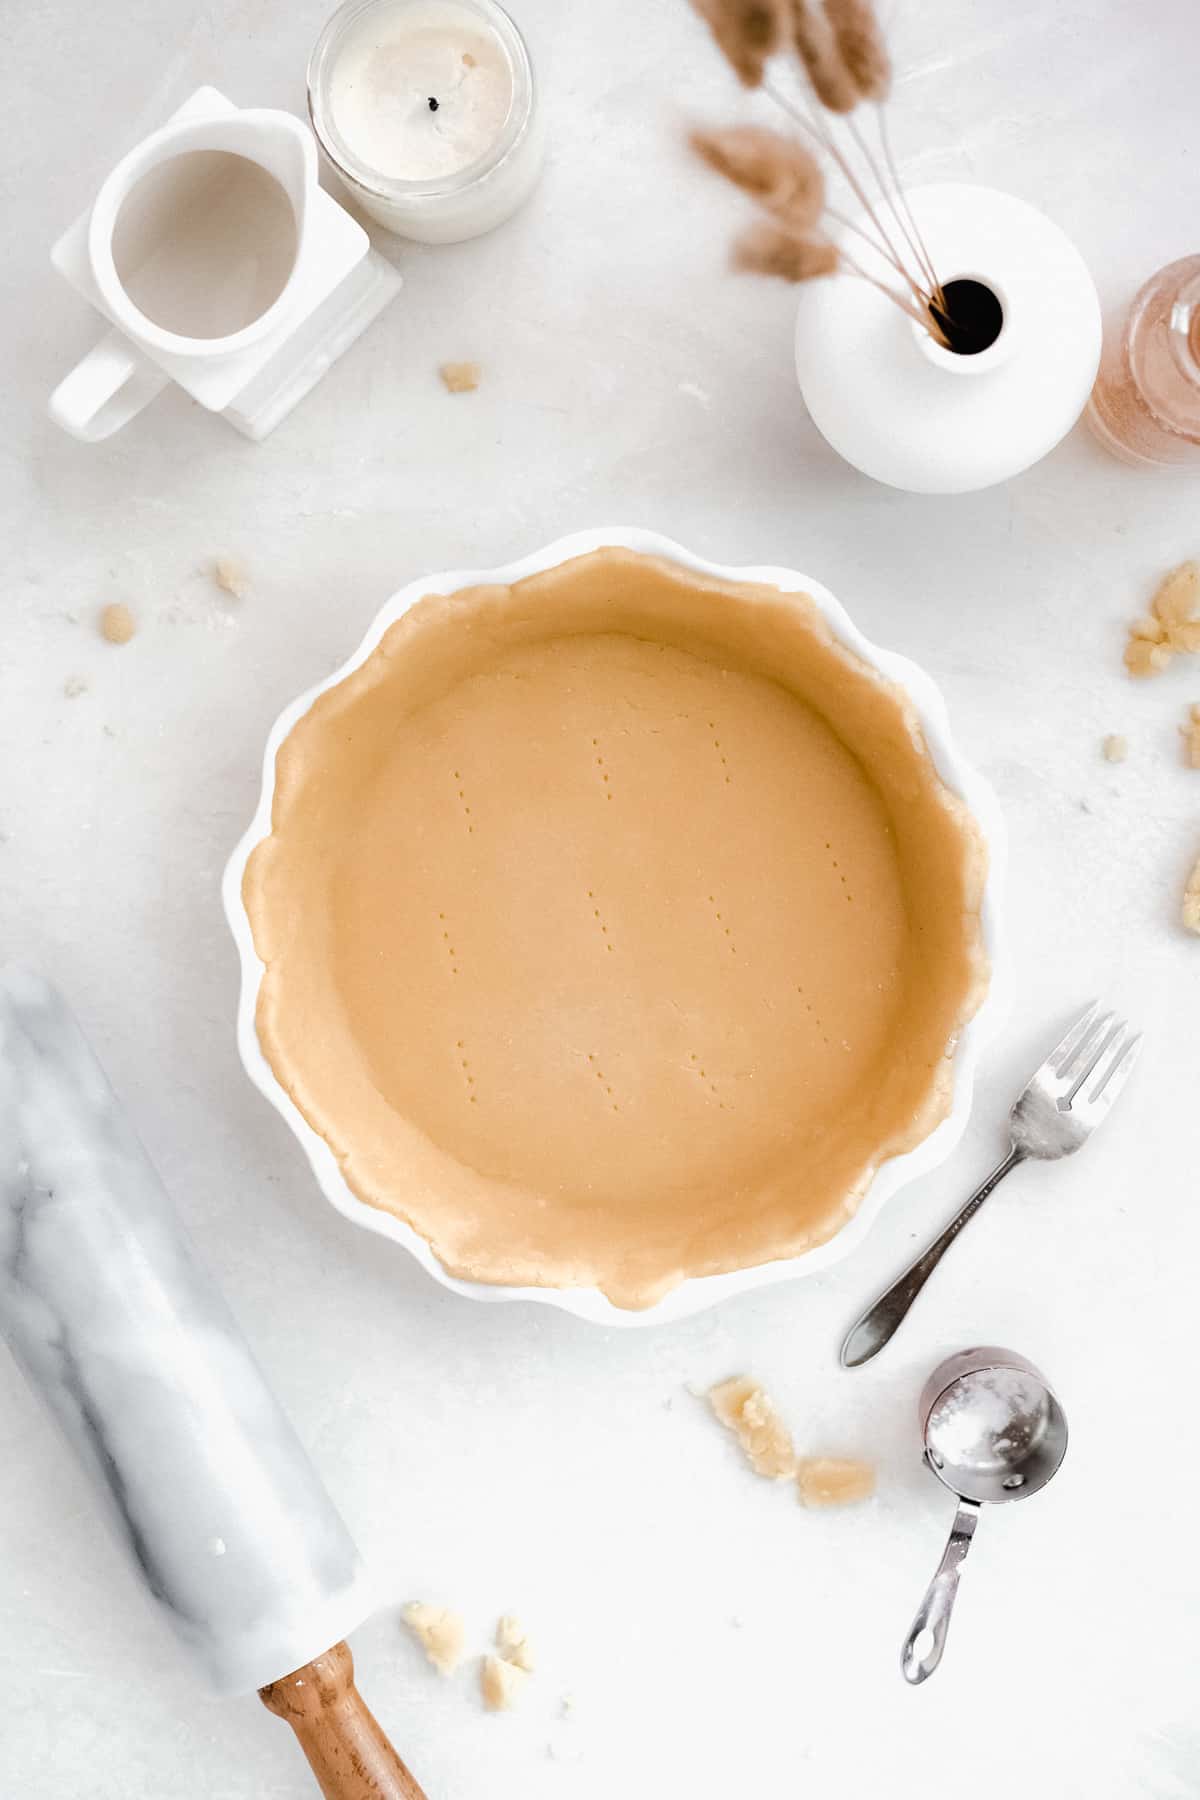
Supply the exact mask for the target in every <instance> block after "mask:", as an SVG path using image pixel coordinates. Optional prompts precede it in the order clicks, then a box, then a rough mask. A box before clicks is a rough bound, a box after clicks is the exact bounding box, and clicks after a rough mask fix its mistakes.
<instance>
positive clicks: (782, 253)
mask: <svg viewBox="0 0 1200 1800" xmlns="http://www.w3.org/2000/svg"><path fill="white" fill-rule="evenodd" d="M733 266H734V268H735V269H743V270H746V271H747V272H749V273H750V274H753V275H778V276H780V277H782V279H783V280H784V281H813V280H815V279H816V278H817V277H818V276H820V275H832V274H833V272H834V270H835V269H836V268H837V266H838V251H837V246H836V245H835V244H831V243H830V242H829V241H828V239H826V238H814V237H801V236H798V235H797V234H796V233H795V232H792V231H788V230H786V229H785V228H784V227H783V226H781V225H768V224H765V223H764V224H761V225H754V226H752V227H751V228H750V230H749V231H747V232H744V233H743V234H742V236H741V237H740V238H738V240H737V242H736V243H735V244H734V246H733Z"/></svg>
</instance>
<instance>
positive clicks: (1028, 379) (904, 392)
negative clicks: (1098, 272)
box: [796, 182, 1101, 494]
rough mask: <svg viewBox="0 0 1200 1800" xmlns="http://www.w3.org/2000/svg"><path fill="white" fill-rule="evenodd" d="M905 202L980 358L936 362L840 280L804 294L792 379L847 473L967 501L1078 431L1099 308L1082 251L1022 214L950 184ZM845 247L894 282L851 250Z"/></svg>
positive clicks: (1019, 206) (1044, 222) (899, 324)
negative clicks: (966, 319)
mask: <svg viewBox="0 0 1200 1800" xmlns="http://www.w3.org/2000/svg"><path fill="white" fill-rule="evenodd" d="M908 203H909V207H910V209H911V211H912V214H913V216H914V217H915V219H916V221H917V223H918V225H919V227H920V232H921V236H922V238H923V239H924V242H925V245H926V247H927V249H928V251H929V255H930V257H931V259H932V263H933V267H934V269H935V270H936V272H937V275H938V278H939V280H940V281H941V283H942V285H943V287H949V286H950V285H951V284H952V283H959V284H961V285H960V286H959V287H958V288H957V289H956V290H955V292H956V293H957V294H958V295H959V296H960V298H961V301H962V305H963V307H964V308H965V309H966V310H967V311H968V312H970V311H971V309H972V308H973V309H974V312H973V318H974V323H975V325H976V330H975V331H974V333H973V335H972V336H971V338H970V341H971V342H972V343H974V344H977V345H980V344H982V345H986V347H981V348H976V349H975V350H974V351H965V350H959V351H956V350H948V349H946V348H944V347H943V346H942V345H941V344H939V343H938V342H936V340H935V339H934V338H933V337H932V336H931V335H930V334H929V333H928V332H927V331H925V330H924V329H923V328H922V327H921V326H920V325H918V324H917V323H916V322H915V321H914V320H913V319H911V318H910V317H908V315H907V314H905V313H903V312H902V311H901V310H900V309H899V308H898V307H896V306H894V305H892V304H891V302H890V301H889V300H888V299H887V297H886V296H885V295H884V294H881V293H880V292H879V291H878V289H877V288H874V287H872V286H871V284H870V283H869V282H867V281H864V280H862V279H861V278H860V277H859V276H857V275H854V274H852V273H851V272H850V271H849V270H843V271H840V272H839V273H838V274H836V275H832V276H828V277H826V278H823V279H820V280H816V281H809V282H806V283H805V284H804V286H803V287H802V288H801V290H800V313H799V318H798V319H797V322H796V372H797V375H798V377H799V381H800V391H801V393H802V394H803V396H804V399H805V402H806V404H807V406H808V410H809V412H810V414H811V415H812V419H813V423H814V424H815V425H816V426H817V428H818V430H819V431H820V432H821V433H822V435H823V436H824V437H825V438H826V439H827V440H828V441H829V443H830V444H831V445H832V446H833V448H834V449H835V450H836V451H837V452H838V453H839V455H841V456H843V457H845V459H846V461H847V462H849V463H853V465H854V466H855V468H857V469H861V470H862V471H863V473H864V474H866V475H870V476H873V477H874V479H875V480H876V481H882V482H886V483H887V484H888V485H889V486H891V487H897V488H905V489H907V490H908V491H909V492H912V493H921V494H961V493H967V492H970V491H971V490H972V489H975V488H984V487H990V486H992V485H993V484H994V483H995V482H998V481H1006V480H1007V479H1008V478H1009V476H1011V475H1016V474H1018V473H1019V472H1020V470H1022V469H1027V468H1029V466H1030V465H1031V464H1032V463H1035V462H1037V461H1038V459H1039V458H1040V457H1043V456H1045V454H1046V452H1047V451H1048V450H1051V449H1053V447H1054V445H1055V444H1057V443H1058V442H1059V440H1060V439H1061V438H1062V437H1064V436H1065V435H1066V433H1067V432H1068V431H1069V430H1070V429H1071V426H1072V425H1073V424H1074V423H1075V421H1076V420H1077V419H1078V418H1079V416H1080V414H1081V413H1082V411H1083V409H1084V407H1085V406H1086V404H1087V400H1088V395H1089V394H1090V392H1091V388H1092V383H1093V382H1094V380H1095V378H1096V371H1097V368H1098V365H1099V361H1100V342H1101V323H1100V303H1099V300H1098V299H1097V296H1096V289H1095V285H1094V283H1093V281H1092V278H1091V276H1090V274H1089V273H1088V270H1087V267H1086V265H1085V264H1084V262H1083V259H1082V257H1081V256H1080V254H1079V252H1078V251H1077V250H1076V248H1075V246H1074V245H1073V244H1072V243H1071V241H1070V240H1069V239H1068V238H1067V237H1065V236H1064V234H1063V233H1062V232H1061V231H1060V230H1059V228H1058V226H1057V225H1055V224H1053V223H1052V222H1051V221H1050V220H1049V219H1047V218H1046V217H1045V215H1044V214H1043V213H1040V212H1038V211H1037V209H1036V208H1035V207H1032V206H1029V205H1027V204H1026V202H1025V201H1024V200H1017V199H1015V198H1014V197H1013V196H1012V195H1011V194H1002V193H999V192H997V190H996V189H994V188H984V187H970V186H966V185H963V184H960V183H950V182H946V183H939V184H937V185H934V186H930V187H921V188H914V189H913V190H912V191H911V192H910V193H909V194H908ZM889 225H890V229H891V230H892V232H893V235H894V236H897V237H898V236H899V233H898V229H897V228H896V227H895V225H894V223H891V222H890V215H889ZM842 241H843V245H844V248H845V249H846V251H847V252H848V254H849V255H851V256H853V257H854V258H855V260H856V261H857V262H858V263H859V264H860V265H861V267H862V268H863V269H864V270H866V271H867V272H869V273H870V274H872V275H877V276H878V277H879V278H880V279H887V278H888V277H889V275H890V277H891V279H892V281H893V284H897V277H896V276H895V274H894V271H891V270H889V266H888V264H887V263H886V262H885V260H884V259H883V257H882V256H880V255H878V254H876V253H875V252H874V251H872V250H871V249H870V247H869V246H868V245H866V244H864V243H863V241H862V240H861V239H860V238H858V237H857V236H855V235H854V234H853V233H846V234H845V236H844V238H843V240H842ZM910 260H911V259H910ZM980 290H983V291H982V292H981V291H980ZM950 298H951V300H952V301H953V300H954V298H955V294H954V293H952V294H951V296H950ZM954 310H955V308H954V307H953V306H952V307H951V311H952V312H953V311H954Z"/></svg>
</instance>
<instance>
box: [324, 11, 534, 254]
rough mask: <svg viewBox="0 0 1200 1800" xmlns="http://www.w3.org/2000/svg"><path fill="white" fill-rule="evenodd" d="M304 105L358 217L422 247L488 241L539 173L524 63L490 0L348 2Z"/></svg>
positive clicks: (517, 39) (518, 41)
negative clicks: (354, 203)
mask: <svg viewBox="0 0 1200 1800" xmlns="http://www.w3.org/2000/svg"><path fill="white" fill-rule="evenodd" d="M308 101H309V111H310V113H311V115H312V122H313V127H314V129H315V131H316V133H317V136H318V138H319V139H320V141H321V145H322V147H323V149H324V151H325V154H326V155H327V156H328V158H329V160H330V162H331V163H332V164H333V165H334V167H335V168H336V169H337V171H338V174H339V175H340V176H341V178H342V180H343V181H344V182H345V183H346V184H347V186H348V187H349V188H350V189H351V191H352V192H353V194H354V195H355V197H356V199H357V200H358V202H359V204H360V205H361V206H362V207H363V209H364V211H365V212H368V213H369V214H370V215H371V217H372V218H374V219H376V220H378V221H379V223H380V224H381V225H385V226H387V228H388V229H389V230H390V231H395V232H398V233H399V234H400V235H401V236H403V237H410V238H416V239H418V240H419V241H421V242H423V243H429V244H439V243H442V244H444V243H454V242H456V241H458V240H460V239H462V238H470V237H476V236H478V235H479V234H480V233H481V232H484V231H490V230H491V229H492V228H493V226H496V225H499V224H501V223H502V222H503V221H504V220H505V219H507V218H508V217H509V216H510V214H512V213H513V212H515V211H516V209H517V207H518V206H520V205H521V203H522V201H524V200H525V199H527V198H528V196H529V194H530V192H531V191H532V189H533V187H534V184H535V183H536V181H537V178H538V174H539V173H540V170H541V160H542V145H543V136H542V130H541V122H540V118H539V114H538V108H537V103H536V94H535V91H534V81H533V69H532V65H531V64H530V60H529V52H528V50H527V49H526V47H525V42H524V40H523V38H522V37H521V34H520V32H519V31H518V30H517V28H516V26H515V25H514V24H513V22H512V20H511V19H510V18H509V16H508V14H507V13H506V12H505V11H504V10H503V9H502V8H501V7H499V6H497V5H495V4H494V0H348V4H347V5H345V6H343V7H342V8H341V9H340V10H339V11H338V12H336V13H335V14H334V15H333V17H332V19H330V21H329V23H328V24H327V25H326V27H325V30H324V31H323V32H322V34H321V37H320V39H319V40H318V43H317V47H316V49H315V50H314V51H313V55H312V60H311V62H310V64H309V71H308Z"/></svg>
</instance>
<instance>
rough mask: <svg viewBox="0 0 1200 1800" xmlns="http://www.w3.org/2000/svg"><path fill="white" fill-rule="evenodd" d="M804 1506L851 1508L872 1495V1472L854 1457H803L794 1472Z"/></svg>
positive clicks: (866, 1465) (872, 1470) (871, 1469)
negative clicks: (796, 1470)
mask: <svg viewBox="0 0 1200 1800" xmlns="http://www.w3.org/2000/svg"><path fill="white" fill-rule="evenodd" d="M796 1479H797V1484H798V1486H799V1488H800V1498H801V1500H802V1501H803V1503H804V1505H805V1506H853V1505H854V1503H855V1502H856V1501H858V1500H869V1499H870V1498H871V1495H872V1494H873V1493H874V1492H875V1470H874V1467H873V1466H872V1464H871V1463H869V1462H861V1461H859V1460H858V1458H856V1457H841V1456H806V1457H805V1458H804V1459H803V1461H802V1462H801V1464H800V1467H799V1470H798V1472H797V1477H796Z"/></svg>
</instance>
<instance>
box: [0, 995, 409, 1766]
mask: <svg viewBox="0 0 1200 1800" xmlns="http://www.w3.org/2000/svg"><path fill="white" fill-rule="evenodd" d="M0 1332H2V1333H3V1335H4V1337H5V1339H6V1340H7V1342H8V1344H9V1345H10V1347H11V1349H12V1350H13V1353H14V1355H15V1356H16V1358H17V1361H18V1362H19V1363H20V1364H21V1366H22V1368H23V1369H24V1371H25V1374H26V1375H27V1376H28V1378H29V1381H30V1382H31V1384H32V1385H33V1387H34V1388H35V1390H36V1391H37V1392H38V1393H39V1394H40V1395H41V1397H42V1399H43V1400H44V1401H45V1403H46V1405H47V1406H48V1407H49V1408H50V1410H51V1412H53V1414H54V1415H55V1417H56V1418H57V1420H58V1423H59V1425H60V1426H61V1427H62V1429H63V1431H64V1432H65V1434H66V1436H67V1438H68V1439H69V1441H70V1443H71V1444H72V1446H73V1447H74V1450H75V1453H76V1455H77V1456H78V1458H79V1460H80V1461H81V1462H82V1464H83V1465H84V1467H85V1469H86V1470H87V1471H88V1473H89V1475H90V1476H91V1478H92V1481H93V1483H94V1484H95V1487H96V1488H97V1490H98V1492H99V1495H100V1498H101V1500H102V1502H103V1503H104V1506H105V1508H106V1510H107V1512H108V1514H109V1517H110V1519H111V1521H112V1523H113V1525H114V1526H115V1528H116V1530H117V1532H118V1533H119V1535H120V1537H121V1539H122V1541H123V1542H124V1544H125V1545H126V1547H127V1549H128V1551H129V1554H130V1556H131V1557H132V1559H133V1561H134V1563H135V1565H136V1567H137V1569H138V1570H139V1572H140V1574H141V1576H142V1579H143V1581H144V1582H145V1584H146V1586H147V1588H148V1589H149V1591H150V1593H151V1595H152V1596H153V1598H154V1600H155V1601H156V1602H157V1603H158V1606H159V1609H160V1610H161V1612H162V1613H163V1614H164V1615H165V1616H166V1618H167V1620H168V1622H169V1623H170V1624H171V1626H172V1627H173V1628H174V1630H175V1631H176V1633H177V1634H178V1636H179V1637H180V1638H181V1639H182V1640H183V1642H184V1643H185V1644H186V1645H187V1647H188V1648H189V1649H190V1650H191V1651H192V1652H193V1654H194V1655H195V1656H196V1658H197V1659H198V1661H199V1662H200V1663H201V1665H202V1666H203V1668H204V1670H205V1672H206V1673H207V1675H208V1676H209V1678H210V1680H211V1682H212V1683H213V1685H214V1686H215V1687H216V1688H217V1690H218V1691H220V1692H223V1693H238V1692H249V1691H251V1690H252V1689H254V1688H257V1689H258V1690H259V1692H260V1694H261V1697H262V1699H263V1701H264V1703H265V1704H266V1705H267V1706H268V1707H269V1708H270V1710H271V1711H272V1712H274V1713H277V1714H278V1715H279V1716H280V1717H281V1718H284V1719H286V1720H287V1721H288V1723H289V1724H290V1725H291V1726H292V1727H293V1729H294V1730H295V1732H296V1735H297V1737H298V1738H299V1740H300V1744H301V1746H302V1748H303V1750H304V1753H305V1755H306V1756H307V1757H308V1760H309V1762H310V1763H311V1764H312V1768H313V1772H314V1773H315V1775H316V1777H317V1781H318V1784H319V1785H320V1788H321V1792H322V1793H323V1794H325V1795H326V1796H327V1800H423V1796H422V1793H421V1789H420V1788H419V1787H418V1786H417V1784H416V1782H415V1781H414V1780H413V1778H412V1776H411V1775H410V1774H409V1773H408V1770H407V1769H406V1768H405V1767H404V1764H403V1763H402V1762H401V1761H400V1759H399V1757H398V1756H397V1755H396V1753H395V1751H394V1750H393V1749H392V1747H391V1745H390V1744H389V1743H388V1741H387V1738H386V1737H385V1736H384V1734H383V1732H382V1730H381V1729H380V1727H379V1726H378V1725H377V1724H376V1722H375V1720H374V1718H373V1717H372V1715H371V1713H370V1712H369V1711H368V1709H367V1707H366V1705H365V1704H364V1703H363V1701H362V1699H361V1697H360V1696H359V1694H358V1691H357V1689H356V1688H355V1685H354V1666H353V1663H352V1661H351V1658H350V1652H349V1650H348V1649H347V1648H346V1646H345V1644H344V1643H342V1642H341V1639H342V1638H343V1637H344V1636H345V1635H346V1633H347V1632H348V1631H350V1630H352V1629H353V1627H354V1626H355V1625H358V1624H360V1623H361V1621H362V1620H363V1619H364V1618H365V1617H366V1615H367V1613H368V1612H369V1611H370V1609H371V1596H370V1594H369V1593H368V1590H367V1584H366V1578H365V1574H364V1571H363V1566H362V1564H361V1562H360V1561H359V1557H358V1552H357V1551H356V1550H355V1548H354V1545H353V1544H352V1543H351V1541H350V1537H349V1534H348V1533H347V1531H346V1527H345V1526H344V1525H343V1523H342V1521H341V1519H340V1518H339V1517H338V1515H337V1513H336V1512H335V1511H334V1508H333V1505H332V1503H331V1501H330V1500H329V1497H328V1495H327V1494H326V1493H325V1490H324V1489H323V1488H322V1486H321V1484H320V1482H319V1480H318V1479H317V1475H316V1471H315V1470H314V1469H313V1466H312V1464H311V1463H310V1462H309V1460H308V1457H307V1456H306V1454H305V1452H304V1449H303V1447H302V1446H301V1444H300V1442H299V1440H298V1439H297V1437H296V1436H295V1433H294V1432H293V1431H292V1428H291V1426H290V1425H289V1424H288V1422H287V1420H286V1419H285V1418H284V1416H283V1414H282V1412H281V1411H280V1409H279V1406H278V1404H277V1403H276V1401H275V1399H274V1398H273V1396H272V1394H271V1392H270V1390H269V1389H268V1387H267V1385H266V1382H265V1381H264V1380H263V1377H262V1374H261V1372H260V1371H259V1369H258V1367H257V1365H256V1363H255V1362H254V1359H253V1357H252V1356H251V1354H250V1351H249V1349H248V1347H247V1345H246V1343H245V1340H244V1339H243V1337H242V1335H241V1332H240V1331H239V1330H238V1327H237V1325H236V1324H235V1322H234V1320H233V1317H232V1315H231V1314H230V1312H229V1311H228V1309H227V1308H226V1306H225V1303H224V1301H223V1300H222V1298H221V1296H220V1294H219V1293H218V1292H217V1289H216V1287H215V1286H214V1284H213V1282H212V1281H211V1280H210V1278H209V1277H208V1275H207V1274H206V1273H205V1271H204V1270H203V1269H202V1268H201V1267H200V1265H199V1264H198V1262H197V1261H196V1259H195V1256H194V1254H193V1252H192V1251H191V1249H190V1248H189V1246H188V1244H187V1241H186V1239H185V1238H184V1236H183V1233H182V1231H181V1229H180V1227H179V1225H178V1223H177V1222H176V1219H175V1217H174V1215H173V1213H172V1211H171V1206H170V1202H169V1201H168V1199H167V1196H166V1193H165V1192H164V1190H163V1186H162V1183H161V1182H160V1181H159V1179H158V1176H157V1175H156V1174H155V1172H154V1170H153V1168H152V1167H151V1165H150V1162H149V1160H148V1158H147V1156H146V1153H145V1151H144V1150H143V1149H142V1146H141V1144H140V1143H139V1142H138V1140H137V1138H136V1136H135V1135H134V1132H133V1130H132V1129H131V1127H130V1125H129V1123H128V1122H127V1120H126V1119H125V1117H124V1114H123V1113H122V1111H121V1108H120V1106H119V1105H118V1103H117V1101H116V1099H115V1097H114V1095H113V1092H112V1090H111V1088H110V1087H109V1085H108V1083H107V1081H106V1080H105V1078H104V1075H103V1073H102V1071H101V1069H100V1067H99V1065H98V1064H97V1062H96V1060H95V1058H94V1057H93V1055H92V1053H91V1051H90V1050H89V1049H88V1046H87V1044H86V1042H85V1041H84V1038H83V1036H82V1034H81V1032H80V1030H79V1027H78V1026H77V1025H76V1023H75V1021H74V1019H73V1018H72V1016H71V1014H70V1012H69V1010H68V1009H67V1006H66V1005H65V1003H64V1001H63V1000H62V998H61V996H60V995H59V994H58V993H57V992H56V991H55V990H54V989H53V988H52V987H51V986H50V985H49V983H48V982H46V981H44V980H43V979H42V978H41V977H40V976H38V975H35V974H32V973H31V972H30V971H28V970H26V969H22V968H19V967H11V966H10V967H7V968H0ZM330 1646H332V1648H330Z"/></svg>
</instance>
